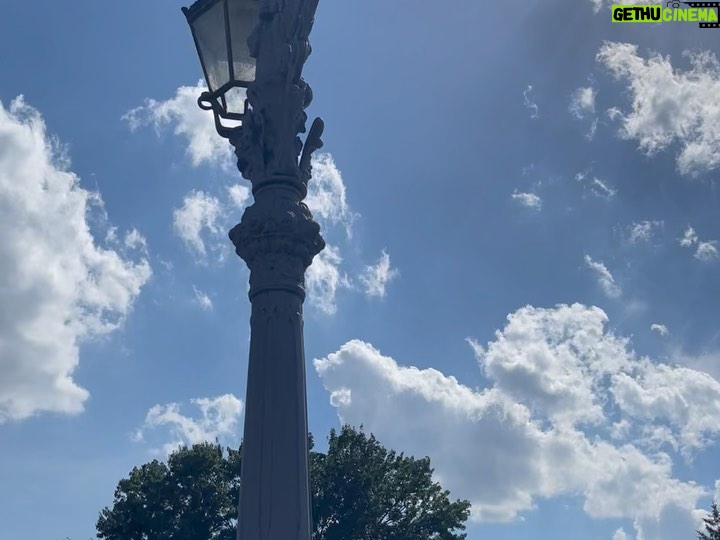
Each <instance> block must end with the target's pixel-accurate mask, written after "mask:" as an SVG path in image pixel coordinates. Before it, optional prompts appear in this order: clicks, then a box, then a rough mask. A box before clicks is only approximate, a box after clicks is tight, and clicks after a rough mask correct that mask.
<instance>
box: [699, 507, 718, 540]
mask: <svg viewBox="0 0 720 540" xmlns="http://www.w3.org/2000/svg"><path fill="white" fill-rule="evenodd" d="M703 521H704V522H705V531H704V532H703V531H697V535H698V539H699V540H720V509H718V505H717V504H716V503H715V502H713V503H712V506H711V507H710V512H708V517H706V518H704V519H703Z"/></svg>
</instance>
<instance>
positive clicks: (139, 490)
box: [96, 426, 470, 540]
mask: <svg viewBox="0 0 720 540" xmlns="http://www.w3.org/2000/svg"><path fill="white" fill-rule="evenodd" d="M328 442H329V444H328V451H327V454H323V453H320V452H314V451H313V452H311V453H310V463H311V465H310V466H311V484H312V487H311V489H312V502H313V521H314V524H315V528H314V531H313V540H407V539H408V538H413V539H414V540H415V539H416V540H460V539H463V538H465V534H463V533H460V532H457V531H462V530H464V529H465V526H464V522H465V521H466V520H467V518H468V517H469V508H470V503H469V502H468V501H461V500H458V501H455V502H451V501H450V499H449V492H448V491H447V490H443V489H442V487H441V486H440V485H439V484H438V483H436V482H433V480H432V472H433V470H432V469H431V468H430V460H429V458H423V459H415V458H412V457H406V456H404V455H403V454H399V455H398V454H397V453H396V452H395V451H388V450H386V449H385V448H383V447H382V446H381V445H380V443H379V442H378V441H377V440H376V439H375V437H374V436H373V435H370V436H367V435H366V434H365V433H363V432H362V429H361V430H360V431H356V430H354V429H353V428H350V427H348V426H345V427H343V428H342V430H341V431H340V433H337V432H335V430H332V431H331V432H330V437H329V440H328ZM310 447H311V448H312V436H310ZM241 459H242V448H241V449H240V450H233V449H230V448H226V449H223V448H222V447H221V446H220V445H219V444H217V443H216V444H211V443H202V444H196V445H193V446H192V447H190V448H187V447H184V448H180V449H178V450H177V451H175V452H173V453H172V454H170V456H169V458H168V460H167V463H164V462H160V461H158V460H153V461H151V462H150V463H146V464H144V465H142V466H140V467H135V468H134V469H133V470H132V471H131V472H130V475H129V477H128V478H125V479H123V480H120V482H119V483H118V485H117V489H116V490H115V498H114V501H113V505H112V508H107V507H106V508H103V510H102V511H101V512H100V516H99V518H98V521H97V524H96V528H97V533H98V538H102V539H105V540H170V539H172V540H197V539H198V538H203V539H206V538H207V539H208V540H235V534H236V533H235V531H236V526H237V520H236V517H237V500H238V495H239V488H240V463H241Z"/></svg>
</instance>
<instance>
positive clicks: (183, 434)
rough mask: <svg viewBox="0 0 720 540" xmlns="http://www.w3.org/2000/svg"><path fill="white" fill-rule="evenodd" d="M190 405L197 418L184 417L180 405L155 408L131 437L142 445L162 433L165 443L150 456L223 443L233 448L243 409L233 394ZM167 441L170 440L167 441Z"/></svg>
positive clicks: (195, 401) (194, 401) (193, 400)
mask: <svg viewBox="0 0 720 540" xmlns="http://www.w3.org/2000/svg"><path fill="white" fill-rule="evenodd" d="M190 403H191V404H192V405H194V406H195V407H197V409H199V415H197V414H196V415H194V416H190V415H185V414H183V413H182V412H181V406H180V404H179V403H168V404H165V405H160V404H158V405H155V406H153V407H152V408H151V409H150V410H149V411H148V413H147V415H146V417H145V421H144V422H143V425H142V426H141V427H140V428H138V429H137V430H136V431H135V433H134V434H133V439H134V440H135V441H136V442H141V441H145V440H146V438H147V435H148V433H150V432H155V431H157V430H161V431H163V432H164V435H163V439H164V440H165V441H166V442H164V443H163V444H162V446H161V448H155V449H153V453H164V454H166V455H167V454H170V453H171V452H173V451H174V450H176V449H177V448H178V446H182V445H187V446H191V445H193V444H197V443H201V442H206V441H207V442H214V441H215V439H218V440H220V439H225V440H226V441H227V442H228V443H232V444H235V443H237V442H239V441H238V440H237V439H238V435H237V434H238V424H239V422H240V420H241V418H242V414H243V410H244V405H243V402H242V401H241V400H239V399H238V398H236V397H235V396H234V395H232V394H224V395H222V396H218V397H214V398H197V399H192V400H190ZM168 439H169V440H168Z"/></svg>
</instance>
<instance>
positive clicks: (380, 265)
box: [360, 250, 400, 298]
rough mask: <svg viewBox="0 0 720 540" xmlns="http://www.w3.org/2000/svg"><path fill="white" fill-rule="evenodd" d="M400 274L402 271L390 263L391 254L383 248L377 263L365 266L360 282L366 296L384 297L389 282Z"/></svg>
mask: <svg viewBox="0 0 720 540" xmlns="http://www.w3.org/2000/svg"><path fill="white" fill-rule="evenodd" d="M399 275H400V271H399V270H398V269H396V268H392V267H391V265H390V255H389V254H388V253H387V251H385V250H383V251H382V253H381V255H380V259H379V260H378V261H377V263H375V264H374V265H369V266H366V267H365V270H364V271H363V273H362V274H361V275H360V282H361V283H362V284H363V289H364V292H365V295H366V296H371V297H373V296H374V297H379V298H383V297H384V296H385V293H386V287H387V284H388V283H390V282H391V281H392V280H393V279H395V278H397V277H398V276H399Z"/></svg>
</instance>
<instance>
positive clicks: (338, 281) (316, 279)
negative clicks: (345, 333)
mask: <svg viewBox="0 0 720 540" xmlns="http://www.w3.org/2000/svg"><path fill="white" fill-rule="evenodd" d="M341 263H342V257H341V256H340V250H339V249H338V248H337V247H334V246H331V245H326V246H325V249H324V250H322V251H321V252H320V254H319V255H317V256H316V257H315V258H314V259H313V263H312V265H311V266H310V267H309V268H308V269H307V272H306V273H305V286H306V289H307V295H308V302H309V303H310V304H311V305H312V306H313V307H315V308H317V309H318V310H319V311H321V312H322V313H324V314H326V315H333V314H335V312H336V311H337V304H336V301H335V296H336V294H337V292H338V290H339V289H340V288H349V287H350V281H349V280H348V278H347V276H345V275H343V274H341V273H340V264H341Z"/></svg>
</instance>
